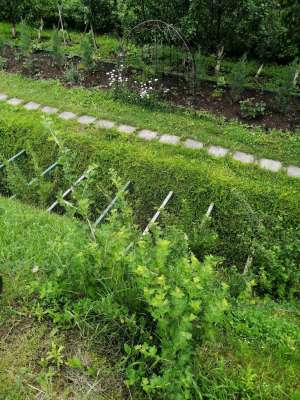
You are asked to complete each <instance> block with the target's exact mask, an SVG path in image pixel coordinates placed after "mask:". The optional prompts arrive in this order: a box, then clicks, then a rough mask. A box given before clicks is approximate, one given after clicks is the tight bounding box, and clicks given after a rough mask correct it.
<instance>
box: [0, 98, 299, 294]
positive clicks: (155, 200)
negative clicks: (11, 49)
mask: <svg viewBox="0 0 300 400" xmlns="http://www.w3.org/2000/svg"><path fill="white" fill-rule="evenodd" d="M2 110H3V112H4V114H3V115H2V118H1V127H0V129H1V136H0V145H1V148H2V153H3V155H2V158H3V159H7V158H9V157H10V156H11V155H13V154H16V153H17V152H18V151H20V150H21V149H23V148H25V149H26V150H27V152H28V157H27V158H26V157H24V158H23V159H22V160H20V162H18V163H17V165H19V167H20V168H21V171H22V173H24V174H25V180H24V179H20V180H19V182H13V185H12V184H11V182H10V183H7V182H6V183H5V179H6V174H5V173H4V172H5V171H3V173H2V178H1V182H2V186H3V188H4V191H5V192H6V193H11V194H17V196H18V198H20V199H24V200H25V201H29V202H32V203H35V204H39V205H40V206H42V207H46V206H47V205H50V204H51V202H52V201H53V200H54V199H55V196H56V194H57V193H59V192H60V191H63V190H65V189H67V188H68V187H69V186H70V185H71V184H72V183H73V182H74V181H75V180H76V179H77V178H78V177H79V176H80V175H81V174H82V173H83V172H84V171H85V170H87V169H88V167H89V166H90V165H91V164H96V165H97V168H96V172H95V173H96V175H95V179H94V188H93V193H92V194H91V198H92V199H93V215H92V218H94V219H95V217H96V216H97V215H100V212H101V211H102V210H103V209H104V208H105V207H106V206H107V204H108V203H109V199H110V198H111V193H109V189H110V188H111V182H110V172H109V171H110V170H111V169H114V170H115V171H116V172H117V173H118V174H119V175H120V176H121V177H122V179H123V180H124V181H125V182H127V181H128V180H131V181H132V183H133V190H132V195H131V197H132V201H133V205H134V210H135V216H136V222H137V223H138V224H139V225H141V226H142V227H144V226H145V224H146V223H147V221H148V220H149V219H150V218H151V216H152V215H153V213H154V210H155V209H156V208H157V207H158V206H159V205H160V204H161V202H162V200H163V199H164V198H165V196H166V195H167V193H168V192H169V191H170V190H173V191H174V193H175V195H174V198H173V200H172V202H171V203H170V205H169V207H168V214H169V215H168V216H166V222H165V224H166V225H168V224H169V223H170V222H172V223H176V224H177V225H178V226H182V227H183V229H184V230H185V231H187V232H188V234H189V238H190V242H191V244H192V246H193V249H194V251H195V252H196V254H197V255H198V256H200V257H201V255H203V254H204V252H207V253H211V252H212V253H215V254H218V255H220V256H221V257H225V260H226V262H225V263H226V264H227V265H228V266H231V265H236V266H237V267H238V269H239V270H240V271H243V269H244V266H245V263H246V260H247V258H248V256H249V255H250V254H252V252H254V254H255V257H254V264H253V272H254V271H255V277H256V278H255V279H257V285H258V287H259V290H262V291H263V292H265V293H270V294H272V295H275V296H279V297H282V296H283V297H284V296H291V297H292V296H293V295H294V294H295V292H297V290H298V289H297V288H298V284H299V270H298V265H299V223H298V222H299V212H300V210H299V181H298V180H297V179H289V178H287V177H286V176H284V175H281V174H272V173H267V172H265V171H262V170H258V169H257V168H255V167H248V166H244V165H240V164H239V163H237V162H234V161H233V160H230V159H226V158H225V159H212V158H211V157H209V156H208V155H207V154H206V153H205V152H203V151H201V150H199V151H191V150H188V149H184V148H176V147H172V146H167V147H166V146H164V145H162V144H159V143H152V144H148V145H142V144H141V142H140V141H139V140H138V139H137V138H136V137H134V136H130V135H125V136H124V135H123V134H120V133H118V132H116V131H114V130H112V131H101V130H95V129H93V128H79V126H78V125H74V123H71V122H70V123H65V122H62V121H60V120H58V119H54V120H53V121H54V123H53V125H52V126H51V127H50V130H49V126H45V125H44V124H43V123H42V122H41V120H39V119H37V118H36V116H37V115H38V114H34V113H32V114H30V113H28V112H26V111H24V110H22V109H12V108H11V107H9V106H4V105H3V106H2ZM74 127H77V130H74ZM51 130H52V131H53V132H55V134H56V135H57V137H58V139H59V140H60V141H61V142H62V143H64V146H65V147H66V148H68V149H70V151H71V152H70V154H71V157H70V160H69V161H68V169H69V172H71V176H72V179H71V180H70V179H69V180H68V179H66V178H65V176H64V175H63V174H62V172H61V171H62V170H58V171H57V172H55V174H53V175H51V176H50V177H49V179H47V180H46V182H44V181H43V180H42V183H43V184H44V183H46V190H45V188H40V187H39V182H37V185H34V186H32V187H30V189H31V190H28V187H27V188H25V187H24V184H26V182H29V181H30V179H32V177H34V176H37V175H39V174H40V172H41V171H43V170H44V169H45V168H47V167H48V166H49V165H50V164H52V163H53V162H55V161H57V160H58V159H60V160H61V155H60V150H59V147H58V146H57V145H56V144H55V143H54V141H53V138H52V140H49V137H51ZM37 167H38V168H37ZM254 172H255V174H254ZM11 175H12V176H19V175H18V174H16V171H15V170H12V171H11ZM107 191H108V192H107ZM211 202H214V203H215V209H214V213H213V218H212V221H211V228H212V232H210V233H209V234H208V235H207V238H206V240H204V241H203V237H202V233H201V232H202V220H203V216H204V214H205V213H206V211H207V208H208V206H209V204H210V203H211ZM274 221H275V222H274ZM266 276H267V277H268V278H267V279H266Z"/></svg>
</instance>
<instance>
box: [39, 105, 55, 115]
mask: <svg viewBox="0 0 300 400" xmlns="http://www.w3.org/2000/svg"><path fill="white" fill-rule="evenodd" d="M41 111H42V112H43V113H45V114H49V115H51V114H56V113H57V112H58V108H55V107H48V106H46V107H43V108H42V110H41Z"/></svg>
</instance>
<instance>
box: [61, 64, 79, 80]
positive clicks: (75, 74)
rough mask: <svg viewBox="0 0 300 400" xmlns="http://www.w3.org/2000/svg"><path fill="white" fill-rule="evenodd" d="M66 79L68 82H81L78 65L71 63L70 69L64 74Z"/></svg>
mask: <svg viewBox="0 0 300 400" xmlns="http://www.w3.org/2000/svg"><path fill="white" fill-rule="evenodd" d="M64 79H65V81H66V82H68V83H72V84H78V83H79V82H80V73H79V71H78V67H77V65H75V64H71V65H70V66H69V68H68V69H66V71H65V74H64Z"/></svg>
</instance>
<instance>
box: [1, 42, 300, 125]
mask: <svg viewBox="0 0 300 400" xmlns="http://www.w3.org/2000/svg"><path fill="white" fill-rule="evenodd" d="M1 56H2V57H4V58H5V60H6V63H5V67H4V69H5V70H6V71H8V72H13V73H22V74H23V75H25V76H30V77H32V78H35V79H59V80H61V81H62V82H63V83H64V84H65V86H67V87H71V86H77V85H81V86H84V87H87V88H91V87H99V88H100V89H103V90H106V89H108V88H109V79H108V75H107V72H110V71H111V70H112V69H113V68H115V64H113V63H108V62H97V64H96V66H95V67H94V68H93V70H91V71H87V70H84V69H83V68H80V59H79V58H76V57H72V58H68V59H67V60H66V62H65V65H64V66H63V67H62V66H59V65H58V64H57V63H56V62H55V61H54V59H53V57H52V56H51V55H50V54H49V53H47V52H43V51H39V52H36V53H34V54H33V55H32V56H31V57H30V59H29V60H24V59H22V58H20V57H18V53H17V50H16V49H13V48H10V47H5V48H4V49H3V50H2V54H1ZM72 64H76V65H79V71H80V81H79V82H76V83H75V82H70V81H68V79H67V77H66V71H67V70H68V69H69V68H70V66H71V65H72ZM135 72H137V71H133V70H129V71H128V75H129V76H132V75H133V74H134V73H135ZM162 86H163V87H164V88H166V89H168V92H167V94H165V95H164V99H165V100H167V101H170V102H171V103H173V104H175V105H180V106H184V107H192V108H194V109H197V110H205V111H209V112H211V113H213V114H215V115H218V116H223V117H225V118H226V119H238V120H240V121H242V122H244V123H247V124H251V125H260V126H262V127H264V128H265V129H266V130H268V129H273V128H276V129H281V130H289V131H296V130H297V129H299V128H300V97H293V98H292V100H291V101H290V104H289V106H288V110H287V111H286V112H280V111H278V108H277V107H276V106H275V95H274V94H273V93H271V92H268V91H259V90H255V89H245V90H244V92H243V93H242V94H241V96H240V97H239V98H238V100H237V99H235V101H234V100H233V96H232V94H231V90H230V88H228V87H223V88H222V90H221V91H218V89H217V88H216V85H215V84H214V83H213V82H209V81H201V82H198V84H197V88H196V89H195V90H191V88H187V87H186V84H185V82H184V81H183V79H181V78H179V77H176V76H174V75H165V76H163V77H162ZM249 98H250V99H253V100H252V101H253V103H258V102H264V103H265V104H266V109H265V112H264V113H263V115H261V116H259V117H256V118H253V119H246V118H243V117H242V115H241V111H240V104H239V101H241V100H245V99H249Z"/></svg>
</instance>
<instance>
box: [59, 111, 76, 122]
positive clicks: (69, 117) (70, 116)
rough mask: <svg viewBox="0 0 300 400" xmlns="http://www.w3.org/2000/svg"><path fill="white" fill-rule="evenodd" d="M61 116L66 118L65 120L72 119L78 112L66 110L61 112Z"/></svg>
mask: <svg viewBox="0 0 300 400" xmlns="http://www.w3.org/2000/svg"><path fill="white" fill-rule="evenodd" d="M59 118H61V119H64V120H70V119H74V118H76V114H74V113H72V112H68V111H65V112H62V113H61V114H59Z"/></svg>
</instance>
